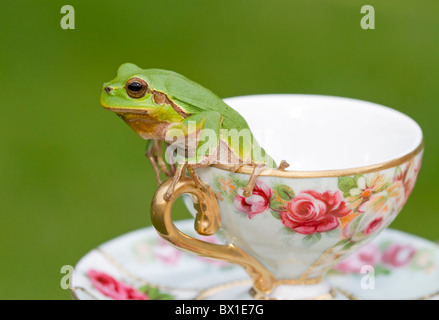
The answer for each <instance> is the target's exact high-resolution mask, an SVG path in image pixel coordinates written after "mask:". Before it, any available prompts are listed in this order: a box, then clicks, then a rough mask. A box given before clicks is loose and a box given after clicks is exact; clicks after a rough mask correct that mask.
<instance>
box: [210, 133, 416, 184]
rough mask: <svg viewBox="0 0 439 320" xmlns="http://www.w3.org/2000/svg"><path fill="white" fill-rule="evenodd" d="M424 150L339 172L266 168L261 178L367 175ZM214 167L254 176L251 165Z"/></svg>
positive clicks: (218, 165)
mask: <svg viewBox="0 0 439 320" xmlns="http://www.w3.org/2000/svg"><path fill="white" fill-rule="evenodd" d="M423 149H424V140H422V141H421V143H420V144H419V146H418V147H416V149H414V150H413V151H412V152H410V153H408V154H406V155H404V156H402V157H399V158H397V159H393V160H389V161H385V162H381V163H377V164H373V165H369V166H363V167H356V168H349V169H338V170H320V171H288V170H278V169H271V168H264V169H263V170H262V172H261V173H260V174H259V176H266V177H279V178H327V177H343V176H353V175H357V174H365V173H370V172H376V171H380V170H385V169H390V168H394V167H397V166H400V165H402V164H404V163H406V162H408V161H410V160H411V159H413V158H414V157H416V156H417V155H418V154H419V153H420V152H421V151H422V150H423ZM212 167H215V168H218V169H221V170H226V171H231V172H236V173H242V174H248V175H250V174H252V172H253V170H254V167H253V166H251V165H242V166H241V167H240V168H239V169H238V170H236V165H230V164H214V165H212Z"/></svg>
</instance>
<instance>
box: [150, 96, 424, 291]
mask: <svg viewBox="0 0 439 320" xmlns="http://www.w3.org/2000/svg"><path fill="white" fill-rule="evenodd" d="M225 101H226V103H228V104H229V105H230V106H232V107H233V108H235V109H236V110H237V111H238V112H239V113H241V115H243V116H244V118H245V119H246V120H247V121H248V123H249V125H250V128H251V129H252V130H253V133H254V135H255V137H256V138H257V139H258V141H259V143H260V144H261V145H262V146H263V147H264V148H265V150H266V151H267V152H268V154H270V155H271V156H272V157H273V158H274V159H275V160H276V161H277V162H278V163H279V162H280V161H281V160H284V159H285V160H286V161H287V162H289V163H290V165H291V166H290V167H289V168H288V170H277V169H268V168H267V169H264V170H263V171H262V174H261V175H260V176H259V177H258V179H257V182H256V185H255V188H254V190H253V194H252V195H251V196H250V197H247V198H246V197H244V196H243V193H242V192H243V188H244V187H245V185H246V183H247V181H248V180H249V177H250V174H251V172H252V168H251V167H250V166H244V167H241V168H240V169H239V170H238V171H237V172H233V171H232V169H231V167H228V166H220V165H216V166H210V167H206V168H200V169H197V173H198V175H199V176H200V177H201V179H202V180H203V181H204V182H205V183H207V184H208V185H209V186H210V189H211V190H209V191H208V192H203V191H202V190H200V189H199V188H197V186H196V184H195V183H194V182H193V181H192V180H190V179H188V178H183V179H182V180H181V181H180V182H179V183H178V185H177V186H176V189H175V194H174V197H173V199H171V201H169V202H166V201H164V200H163V192H165V191H166V189H167V186H168V185H169V181H168V182H165V183H164V184H162V185H161V186H160V187H159V190H158V191H157V193H156V195H155V197H154V200H153V204H152V211H151V215H152V222H153V225H154V226H155V228H156V229H157V231H158V232H159V234H160V235H161V236H162V237H163V238H165V239H166V240H168V241H169V242H170V243H171V244H172V245H174V246H176V247H178V248H181V249H183V250H186V251H190V252H194V253H196V254H200V255H204V256H207V257H212V258H216V259H221V260H225V261H229V262H232V263H237V264H239V265H241V266H242V267H244V268H245V270H246V271H247V273H248V274H249V275H250V277H251V278H252V279H253V284H254V290H253V293H254V296H255V297H257V298H277V299H284V298H287V299H289V298H315V297H326V296H327V294H328V292H329V289H330V288H329V287H328V286H327V285H326V283H325V282H324V280H323V276H324V275H325V273H326V271H328V270H329V269H330V268H331V267H332V266H333V265H334V264H335V263H336V262H337V261H339V259H340V258H341V257H344V256H345V255H347V254H349V253H352V252H353V251H355V250H356V249H357V248H359V247H360V246H362V245H364V244H366V243H367V242H369V241H370V240H371V239H372V238H374V237H375V236H376V235H377V234H379V233H380V232H381V231H382V230H383V229H385V228H386V227H387V226H388V225H389V224H390V223H391V222H392V221H393V220H394V219H395V217H396V216H397V214H398V213H399V212H400V210H401V209H402V207H403V205H404V204H405V202H406V201H407V198H408V196H409V195H410V193H411V191H412V189H413V187H414V184H415V181H416V178H417V174H418V172H419V169H420V164H421V159H422V152H423V137H422V131H421V129H420V127H419V126H418V125H417V124H416V122H415V121H413V120H412V119H411V118H409V117H408V116H406V115H404V114H402V113H400V112H398V111H396V110H393V109H390V108H387V107H384V106H380V105H377V104H374V103H370V102H365V101H360V100H354V99H347V98H339V97H330V96H317V95H256V96H243V97H236V98H229V99H226V100H225ZM185 193H189V194H192V195H193V199H194V200H195V209H196V211H197V212H198V213H197V216H196V219H195V229H196V230H197V231H198V232H199V233H201V234H214V233H216V232H218V233H219V234H221V235H222V236H223V237H224V238H225V241H226V244H225V245H218V244H212V243H207V242H203V241H200V240H197V239H194V238H191V237H189V236H187V235H185V234H183V233H181V232H180V231H179V230H178V229H177V228H176V227H175V225H174V224H173V223H172V218H171V208H172V204H173V202H174V200H175V199H176V198H177V197H179V196H180V195H182V194H185ZM192 207H194V205H193V204H192V203H190V204H189V205H188V208H189V209H191V208H192Z"/></svg>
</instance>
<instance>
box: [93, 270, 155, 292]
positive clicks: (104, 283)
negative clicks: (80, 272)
mask: <svg viewBox="0 0 439 320" xmlns="http://www.w3.org/2000/svg"><path fill="white" fill-rule="evenodd" d="M87 275H88V277H89V279H90V281H91V283H92V284H93V286H94V287H95V288H96V290H98V291H99V292H100V293H102V294H103V295H105V296H107V297H110V298H112V299H114V300H148V296H147V295H145V294H144V293H142V292H140V291H137V290H136V289H134V288H132V287H130V286H128V285H126V284H125V283H122V282H119V281H117V280H116V279H114V278H113V277H111V276H109V275H108V274H106V273H104V272H99V271H96V270H93V269H92V270H89V271H88V272H87Z"/></svg>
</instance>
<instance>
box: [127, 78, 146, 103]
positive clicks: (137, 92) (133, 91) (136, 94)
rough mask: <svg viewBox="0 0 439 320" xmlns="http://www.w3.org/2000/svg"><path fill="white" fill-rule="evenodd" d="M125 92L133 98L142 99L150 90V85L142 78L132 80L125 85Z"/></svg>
mask: <svg viewBox="0 0 439 320" xmlns="http://www.w3.org/2000/svg"><path fill="white" fill-rule="evenodd" d="M125 90H126V92H127V94H128V95H129V96H130V97H131V98H135V99H139V98H142V97H143V96H144V95H145V93H146V91H147V90H148V85H147V84H146V82H145V80H143V79H141V78H131V79H130V80H128V81H127V83H126V85H125Z"/></svg>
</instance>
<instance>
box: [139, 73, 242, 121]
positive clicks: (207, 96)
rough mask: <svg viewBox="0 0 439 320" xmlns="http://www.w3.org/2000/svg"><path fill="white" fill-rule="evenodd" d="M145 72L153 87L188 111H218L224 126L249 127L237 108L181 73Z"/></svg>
mask: <svg viewBox="0 0 439 320" xmlns="http://www.w3.org/2000/svg"><path fill="white" fill-rule="evenodd" d="M143 73H144V74H145V76H146V77H147V78H148V79H149V81H150V83H149V85H150V87H151V89H154V90H158V91H161V92H165V93H166V94H167V95H168V97H169V98H170V99H171V100H173V101H174V102H175V103H177V104H179V102H181V104H180V105H181V107H183V108H184V109H187V110H186V111H187V112H188V113H191V114H193V113H197V112H203V111H209V110H212V111H217V112H219V113H220V114H221V115H222V117H223V127H224V128H226V129H232V128H233V129H238V130H242V129H244V128H248V124H247V122H246V121H245V119H244V118H243V117H242V116H241V115H240V114H239V113H238V112H237V111H236V110H234V109H233V108H231V107H230V106H228V105H227V104H226V103H225V102H224V101H223V100H221V99H220V98H219V97H218V96H217V95H216V94H214V93H213V92H212V91H210V90H209V89H207V88H205V87H203V86H201V85H200V84H198V83H196V82H194V81H192V80H190V79H188V78H186V77H184V76H182V75H181V74H178V73H176V72H173V71H168V70H162V69H146V70H143Z"/></svg>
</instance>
